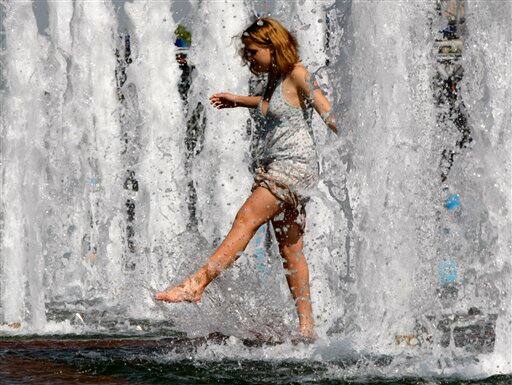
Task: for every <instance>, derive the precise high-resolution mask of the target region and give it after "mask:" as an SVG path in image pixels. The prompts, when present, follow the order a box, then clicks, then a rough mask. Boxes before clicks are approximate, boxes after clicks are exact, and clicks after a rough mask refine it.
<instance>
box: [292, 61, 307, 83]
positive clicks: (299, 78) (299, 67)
mask: <svg viewBox="0 0 512 385" xmlns="http://www.w3.org/2000/svg"><path fill="white" fill-rule="evenodd" d="M308 75H309V72H308V70H307V68H306V67H304V64H302V63H301V62H298V63H295V66H294V67H293V69H292V71H291V72H290V77H291V78H292V79H293V81H294V83H297V84H299V83H301V82H303V81H306V80H307V77H308Z"/></svg>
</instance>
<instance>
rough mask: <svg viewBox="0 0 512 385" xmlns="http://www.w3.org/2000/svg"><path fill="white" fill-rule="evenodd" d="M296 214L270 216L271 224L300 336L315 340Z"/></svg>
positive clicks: (292, 210) (306, 270) (307, 270)
mask: <svg viewBox="0 0 512 385" xmlns="http://www.w3.org/2000/svg"><path fill="white" fill-rule="evenodd" d="M297 215H298V211H297V210H296V209H295V208H291V207H289V206H288V207H287V208H286V209H285V210H284V211H283V212H282V213H281V214H279V215H278V216H276V217H274V219H273V220H272V225H273V227H274V231H275V233H276V238H277V240H278V243H279V251H280V253H281V256H282V257H283V266H284V268H285V269H286V271H287V273H286V280H287V282H288V286H289V287H290V291H291V293H292V296H293V299H294V300H295V307H296V309H297V314H298V317H299V325H300V334H301V335H302V336H304V337H306V338H307V339H308V340H314V339H316V338H317V336H316V333H315V321H314V319H313V308H312V306H311V295H310V288H309V269H308V263H307V261H306V257H305V256H304V253H303V251H302V247H303V234H302V231H301V228H300V226H299V224H298V223H297V222H296V219H297Z"/></svg>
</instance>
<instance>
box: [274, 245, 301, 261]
mask: <svg viewBox="0 0 512 385" xmlns="http://www.w3.org/2000/svg"><path fill="white" fill-rule="evenodd" d="M280 249H281V250H280V251H281V255H282V257H283V258H284V259H285V261H286V264H287V265H296V264H302V263H304V262H305V261H306V258H305V257H304V253H303V252H302V246H299V245H291V246H286V245H283V246H282V247H281V248H280Z"/></svg>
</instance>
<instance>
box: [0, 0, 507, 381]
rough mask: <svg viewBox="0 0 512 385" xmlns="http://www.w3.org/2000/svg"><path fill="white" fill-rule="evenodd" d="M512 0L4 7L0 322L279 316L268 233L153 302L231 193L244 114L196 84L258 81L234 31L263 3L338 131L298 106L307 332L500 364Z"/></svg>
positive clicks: (283, 301) (213, 231)
mask: <svg viewBox="0 0 512 385" xmlns="http://www.w3.org/2000/svg"><path fill="white" fill-rule="evenodd" d="M511 8H512V4H511V2H510V1H504V2H498V1H489V2H481V1H476V0H475V1H437V2H431V1H413V2H405V1H404V2H402V1H397V2H367V1H354V2H350V1H331V0H329V1H312V0H308V1H303V2H292V3H290V2H286V1H280V0H276V1H272V2H252V1H246V2H242V1H232V2H229V1H228V2H218V1H212V2H209V1H199V0H198V1H191V2H190V3H180V4H179V5H177V4H176V2H175V3H173V4H170V3H165V2H151V1H134V2H126V3H125V2H124V1H114V2H110V1H104V2H89V1H79V0H76V1H74V2H71V1H70V2H52V1H48V2H46V1H41V2H35V3H31V2H4V3H2V4H1V6H0V11H1V18H2V40H1V42H2V56H1V64H2V73H1V92H2V101H1V116H2V126H1V130H2V132H1V139H2V140H1V147H0V154H1V164H0V170H1V195H0V205H1V206H0V252H1V259H0V262H1V264H0V322H2V323H1V325H0V330H1V332H2V333H5V334H27V333H48V332H56V333H68V332H74V333H86V332H91V331H93V332H105V333H114V332H116V333H118V332H127V333H139V332H145V331H151V332H153V333H157V334H159V333H160V334H161V333H164V332H165V331H167V330H169V329H172V330H179V331H185V332H187V333H188V335H190V336H193V335H206V334H208V333H210V332H213V331H218V332H222V333H224V334H228V335H235V336H239V337H254V336H255V335H263V336H273V335H286V334H287V333H289V332H290V330H293V329H294V328H296V325H297V320H296V314H295V311H294V305H293V302H292V298H291V295H290V293H289V290H288V287H287V285H286V280H285V275H284V271H283V268H282V265H281V261H280V258H279V256H278V250H277V246H276V243H275V239H274V238H273V234H272V229H271V228H270V227H269V226H267V225H264V226H262V227H261V228H260V229H259V230H258V232H257V234H256V235H255V237H254V239H253V240H252V241H251V243H250V244H249V246H248V248H247V249H246V251H245V252H244V255H243V256H241V257H240V259H239V260H238V261H237V263H236V264H235V266H233V267H232V268H231V269H229V270H227V271H225V272H224V273H223V274H222V275H221V276H220V277H219V278H218V279H217V280H216V281H214V283H212V285H211V286H209V287H208V289H207V290H206V293H205V296H204V297H203V300H202V302H201V304H200V305H196V306H195V305H180V306H175V305H174V306H172V305H165V304H159V303H155V302H154V301H153V300H152V293H153V291H154V290H156V289H161V288H163V287H165V286H167V285H168V284H169V283H177V282H179V281H180V280H181V279H182V278H184V277H185V276H186V275H188V274H189V273H191V272H192V271H193V270H194V269H195V268H196V267H197V266H199V265H200V264H202V263H203V261H204V260H205V258H206V257H207V256H208V255H209V253H211V252H212V251H213V250H214V249H215V247H216V246H217V245H218V244H219V242H220V241H221V240H222V238H223V237H224V236H225V234H226V233H227V231H228V229H229V227H230V225H231V222H232V220H233V218H234V216H235V214H236V211H237V210H238V208H239V207H240V205H241V204H242V203H243V202H244V200H245V199H246V197H247V196H248V195H249V193H250V186H251V181H252V177H251V167H252V149H253V148H254V144H255V143H256V141H257V140H258V133H259V132H260V128H261V127H258V125H257V123H256V121H255V120H253V119H252V118H253V115H252V114H253V113H254V111H248V110H246V109H231V110H215V109H213V108H212V107H211V106H210V104H209V102H208V97H209V96H210V95H211V94H213V93H214V92H218V91H230V92H234V93H239V94H248V93H251V94H256V93H258V92H259V91H261V89H262V87H263V86H264V84H265V80H266V79H265V78H264V77H261V78H257V77H254V76H253V75H252V74H250V73H249V71H248V69H247V68H242V67H241V66H240V64H241V62H240V59H239V58H238V57H237V56H236V52H235V46H234V45H233V44H232V41H231V37H232V36H234V35H235V34H237V33H239V32H240V31H241V30H242V29H243V28H244V27H245V26H246V25H248V24H249V23H250V22H251V21H252V20H253V17H254V15H256V14H259V15H263V14H269V15H271V16H273V17H276V18H278V19H279V20H280V21H282V22H283V24H284V25H285V26H287V27H288V28H289V29H290V30H291V31H293V32H294V33H295V34H296V36H297V38H298V40H299V43H300V45H301V46H300V49H301V57H302V59H303V62H304V64H305V65H307V66H308V68H310V70H311V71H312V72H315V74H316V76H317V79H318V80H319V83H320V84H321V85H323V87H324V91H325V92H326V93H327V94H328V96H329V97H330V99H331V100H333V101H334V103H333V108H334V109H335V111H336V114H337V116H338V127H339V129H340V131H342V137H341V138H336V137H335V136H334V135H333V134H331V133H329V132H328V130H327V128H326V127H325V126H324V125H323V123H322V121H321V120H320V118H319V117H318V116H315V118H314V130H315V136H316V138H317V139H318V140H317V141H318V143H319V153H320V157H321V158H320V163H321V181H320V183H319V186H318V192H317V194H316V195H315V196H314V197H313V198H312V200H311V203H310V204H309V205H308V208H307V212H308V223H307V229H308V230H307V232H306V235H305V254H306V256H307V258H308V261H309V263H310V275H311V285H312V298H313V302H314V312H315V314H316V315H317V317H318V320H317V325H318V328H319V332H320V334H321V335H324V336H327V337H328V338H329V339H330V340H331V341H335V340H339V339H341V340H350V341H352V342H353V344H354V346H357V348H358V349H360V350H365V351H370V352H379V353H386V354H391V355H396V356H397V357H401V356H402V355H403V354H406V355H407V356H408V357H409V358H408V359H409V360H410V359H411V357H415V358H416V359H418V362H420V360H423V361H422V362H423V363H426V364H429V363H431V367H432V368H434V369H433V370H448V369H449V368H454V370H456V369H457V368H459V369H460V365H463V364H464V363H467V362H470V363H472V364H475V365H476V367H477V369H476V370H477V371H480V372H481V371H483V372H489V373H495V372H503V371H505V372H506V371H510V370H512V364H511V362H510V357H511V355H512V354H511V349H512V343H511V333H510V322H511V321H512V317H511V308H510V303H511V295H512V293H511V282H512V280H511V278H512V277H511V253H512V236H511V230H512V228H511V219H510V217H511V216H510V213H511V209H512V207H511V191H510V184H511V155H510V154H511V151H510V149H511V144H512V143H511V109H510V100H511V97H512V94H511V76H512V75H511V73H512V71H510V68H511V64H512V63H511V44H510V42H511V41H512V36H511V27H510V19H511ZM184 15H185V16H184ZM180 22H183V23H186V24H187V28H188V29H189V31H190V33H191V36H192V43H191V46H190V49H189V50H187V54H188V57H187V60H188V64H187V65H183V64H180V63H178V61H177V60H176V54H177V53H180V52H183V49H181V48H178V47H177V45H175V44H174V42H175V39H176V36H175V33H174V32H175V31H176V29H177V28H178V24H179V23H180ZM333 346H334V345H333ZM404 352H406V353H404ZM402 358H403V357H402ZM397 362H401V361H399V360H398V361H397ZM409 362H410V361H409ZM397 365H399V364H397ZM403 370H405V369H403ZM411 370H412V369H411Z"/></svg>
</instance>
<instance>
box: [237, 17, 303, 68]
mask: <svg viewBox="0 0 512 385" xmlns="http://www.w3.org/2000/svg"><path fill="white" fill-rule="evenodd" d="M234 37H235V38H238V42H239V43H242V46H239V47H238V54H239V55H240V57H241V58H242V63H243V64H242V65H244V66H245V65H248V64H249V60H248V59H247V55H246V52H245V47H244V46H245V45H248V44H250V43H254V44H256V45H257V46H259V47H263V48H270V50H271V56H272V61H273V63H274V65H275V66H276V70H277V71H278V72H279V73H280V74H282V75H286V74H288V73H289V72H290V71H291V70H292V69H293V67H294V65H295V64H296V63H297V62H298V61H300V58H299V43H298V42H297V39H296V38H295V36H293V35H292V34H291V33H290V32H289V31H288V30H287V29H286V28H285V27H284V26H283V25H282V24H281V23H280V22H278V21H277V20H276V19H273V18H271V17H262V18H259V19H256V20H255V21H254V22H253V23H252V24H251V25H250V26H249V27H247V28H246V29H245V30H244V31H243V32H242V34H241V35H238V36H234ZM249 68H250V71H251V72H252V73H253V74H255V75H259V74H258V73H256V72H255V71H254V70H253V69H252V68H251V67H250V66H249Z"/></svg>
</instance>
